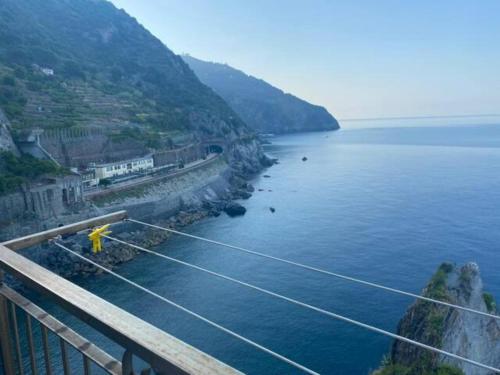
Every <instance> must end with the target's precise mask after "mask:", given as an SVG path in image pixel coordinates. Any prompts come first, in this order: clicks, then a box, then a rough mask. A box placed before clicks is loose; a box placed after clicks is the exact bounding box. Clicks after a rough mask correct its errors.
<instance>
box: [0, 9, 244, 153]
mask: <svg viewBox="0 0 500 375" xmlns="http://www.w3.org/2000/svg"><path fill="white" fill-rule="evenodd" d="M0 108H2V109H3V110H4V112H5V113H6V115H7V117H8V118H9V120H10V122H11V123H12V126H13V128H14V129H15V130H21V129H31V128H35V127H37V128H43V129H54V128H56V129H57V128H64V129H66V128H78V127H88V126H91V127H93V128H95V127H101V128H103V129H105V130H106V131H109V132H111V133H113V134H115V135H116V133H121V132H122V130H123V129H124V128H129V129H130V128H138V129H140V132H141V134H142V136H141V137H144V139H145V141H144V142H145V143H146V142H147V140H148V139H149V140H150V139H155V140H158V137H160V138H165V137H168V136H169V134H171V133H175V134H178V133H191V134H195V135H196V136H197V137H201V138H203V137H208V136H210V137H213V136H224V137H226V138H228V137H229V138H231V139H238V138H239V137H241V136H245V137H248V136H249V134H250V131H249V130H248V128H247V126H246V125H245V123H244V122H243V121H242V120H241V119H240V118H239V117H238V115H236V114H235V113H234V112H233V110H232V109H231V108H229V107H228V106H227V105H226V103H225V102H224V101H223V100H222V99H221V98H220V97H219V96H217V95H216V94H215V93H214V92H213V91H212V90H211V89H209V88H208V87H206V86H204V85H203V84H202V83H201V82H200V81H199V80H198V78H197V77H196V76H195V75H194V73H193V72H192V71H191V69H190V68H189V67H188V66H187V65H186V64H185V63H184V61H183V60H182V59H181V58H180V57H179V56H177V55H175V54H174V53H173V52H172V51H170V50H169V49H168V48H167V47H166V46H165V45H164V44H163V43H162V42H161V41H159V40H158V39H157V38H155V37H154V36H153V35H151V34H150V33H149V32H148V31H147V30H146V29H145V28H143V27H142V26H141V25H140V24H139V23H138V22H137V21H136V20H135V19H134V18H132V17H130V16H129V15H127V14H126V13H125V12H124V11H123V10H118V9H117V8H115V7H114V6H113V5H112V4H111V3H109V2H108V1H104V0H44V1H39V0H0ZM126 134H130V132H128V133H126ZM141 137H140V138H141ZM156 143H157V142H156ZM157 146H158V147H161V142H160V144H157Z"/></svg>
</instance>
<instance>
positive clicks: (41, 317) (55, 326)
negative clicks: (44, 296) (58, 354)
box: [0, 285, 122, 375]
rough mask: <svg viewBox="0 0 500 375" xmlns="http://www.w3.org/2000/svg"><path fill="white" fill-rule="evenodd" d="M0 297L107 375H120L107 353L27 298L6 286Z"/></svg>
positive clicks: (116, 361)
mask: <svg viewBox="0 0 500 375" xmlns="http://www.w3.org/2000/svg"><path fill="white" fill-rule="evenodd" d="M0 295H2V296H4V297H5V298H7V299H8V300H9V301H11V302H13V303H14V304H15V305H17V306H18V307H19V308H20V309H22V310H24V311H25V312H26V313H27V314H29V316H31V317H33V318H34V319H35V320H37V321H39V322H40V323H41V324H42V325H44V326H45V327H47V328H48V329H49V330H50V331H52V332H54V333H55V334H56V335H58V336H59V337H60V338H61V339H63V340H64V341H65V342H67V343H68V344H69V345H71V346H72V347H74V348H75V349H77V350H78V351H80V352H82V353H83V354H85V355H86V356H87V357H89V358H90V359H91V360H92V361H93V362H95V363H96V364H97V365H98V366H99V367H101V368H104V369H106V371H107V372H108V373H109V374H114V375H121V373H122V371H121V363H120V361H118V360H116V359H115V358H113V357H112V356H110V355H109V354H108V353H106V352H104V351H103V350H101V349H100V348H99V347H97V346H95V345H94V344H92V343H91V342H89V341H88V340H87V339H86V338H85V337H82V336H80V335H79V334H78V333H76V332H75V331H73V330H72V329H71V328H69V327H68V326H66V325H64V324H63V323H61V322H60V321H59V320H57V319H56V318H54V317H53V316H52V315H49V314H48V313H47V312H46V311H45V310H43V309H41V308H40V307H38V306H37V305H35V304H34V303H32V302H31V301H30V300H28V299H27V298H25V297H23V296H22V295H20V294H19V293H17V292H16V291H14V290H13V289H11V288H9V287H8V286H6V285H2V286H0Z"/></svg>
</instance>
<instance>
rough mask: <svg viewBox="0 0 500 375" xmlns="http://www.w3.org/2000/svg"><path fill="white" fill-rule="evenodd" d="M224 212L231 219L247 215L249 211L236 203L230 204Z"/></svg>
mask: <svg viewBox="0 0 500 375" xmlns="http://www.w3.org/2000/svg"><path fill="white" fill-rule="evenodd" d="M224 212H225V213H226V214H228V215H229V216H231V217H235V216H241V215H245V213H246V212H247V209H246V208H245V207H243V206H242V205H241V204H239V203H236V202H230V203H228V204H227V205H226V207H224Z"/></svg>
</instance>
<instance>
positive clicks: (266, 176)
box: [262, 174, 271, 178]
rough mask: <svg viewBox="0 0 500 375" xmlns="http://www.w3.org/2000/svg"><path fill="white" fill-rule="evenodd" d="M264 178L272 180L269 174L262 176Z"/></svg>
mask: <svg viewBox="0 0 500 375" xmlns="http://www.w3.org/2000/svg"><path fill="white" fill-rule="evenodd" d="M262 177H264V178H270V177H271V176H269V175H268V174H265V175H264V176H262Z"/></svg>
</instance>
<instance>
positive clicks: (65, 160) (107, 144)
mask: <svg viewBox="0 0 500 375" xmlns="http://www.w3.org/2000/svg"><path fill="white" fill-rule="evenodd" d="M40 144H41V145H42V147H43V148H44V149H45V150H47V152H49V153H50V154H51V155H52V156H53V157H54V158H55V159H56V160H57V161H58V162H59V163H60V164H62V165H65V166H68V167H81V166H87V165H88V164H89V163H92V162H95V163H108V162H113V161H117V160H127V159H133V158H136V157H141V156H143V155H145V154H147V152H148V151H147V149H146V148H145V147H144V145H143V144H142V143H140V142H138V141H136V140H134V139H128V138H127V139H121V140H120V139H114V138H112V137H110V136H108V135H106V134H105V133H104V132H103V131H102V130H100V129H97V128H96V129H94V128H89V129H60V130H51V131H45V132H44V133H43V134H42V135H41V136H40Z"/></svg>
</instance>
